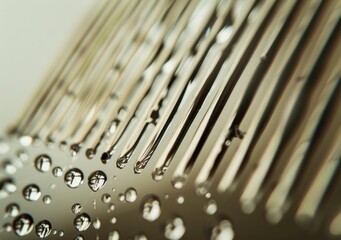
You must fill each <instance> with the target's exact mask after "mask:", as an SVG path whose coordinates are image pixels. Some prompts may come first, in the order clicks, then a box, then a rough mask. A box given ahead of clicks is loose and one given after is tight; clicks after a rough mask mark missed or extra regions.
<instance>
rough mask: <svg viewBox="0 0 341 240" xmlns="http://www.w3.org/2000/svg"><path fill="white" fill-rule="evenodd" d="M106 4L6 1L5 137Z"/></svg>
mask: <svg viewBox="0 0 341 240" xmlns="http://www.w3.org/2000/svg"><path fill="white" fill-rule="evenodd" d="M101 2H103V1H93V0H31V1H19V0H0V113H1V114H0V135H3V133H4V131H5V129H6V128H7V127H9V125H11V124H12V122H14V121H15V120H16V119H17V117H19V115H20V113H21V111H22V110H23V109H24V108H25V107H26V106H27V104H28V103H29V102H30V99H31V98H32V97H34V93H35V91H36V89H37V87H39V85H40V84H41V82H42V81H46V79H47V76H48V73H49V72H50V70H51V67H52V66H54V65H55V63H57V62H58V60H59V59H60V57H62V55H61V54H63V53H65V49H67V48H70V45H72V42H74V41H75V40H77V39H78V38H79V34H80V31H79V30H80V29H83V28H84V27H86V25H87V23H88V21H90V20H91V17H92V16H93V14H95V9H96V8H97V7H99V5H100V4H101ZM70 42H71V44H70Z"/></svg>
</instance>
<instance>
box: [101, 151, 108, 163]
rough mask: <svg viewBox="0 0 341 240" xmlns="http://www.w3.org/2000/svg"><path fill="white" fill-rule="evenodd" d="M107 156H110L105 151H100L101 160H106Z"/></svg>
mask: <svg viewBox="0 0 341 240" xmlns="http://www.w3.org/2000/svg"><path fill="white" fill-rule="evenodd" d="M109 158H110V155H109V153H107V152H104V153H102V156H101V160H102V161H106V160H108V159H109Z"/></svg>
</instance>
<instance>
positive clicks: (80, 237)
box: [73, 235, 84, 240]
mask: <svg viewBox="0 0 341 240" xmlns="http://www.w3.org/2000/svg"><path fill="white" fill-rule="evenodd" d="M73 240H84V237H83V236H82V235H77V236H76V237H74V239H73Z"/></svg>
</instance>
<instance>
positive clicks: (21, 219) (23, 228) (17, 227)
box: [13, 213, 34, 236]
mask: <svg viewBox="0 0 341 240" xmlns="http://www.w3.org/2000/svg"><path fill="white" fill-rule="evenodd" d="M33 224H34V221H33V218H32V217H31V215H29V214H26V213H24V214H21V215H19V216H18V217H16V218H15V219H14V221H13V230H14V232H15V234H16V235H18V236H26V235H28V234H29V233H30V232H31V231H32V229H33Z"/></svg>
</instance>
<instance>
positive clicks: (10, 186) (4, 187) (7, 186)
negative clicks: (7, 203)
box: [0, 178, 17, 199]
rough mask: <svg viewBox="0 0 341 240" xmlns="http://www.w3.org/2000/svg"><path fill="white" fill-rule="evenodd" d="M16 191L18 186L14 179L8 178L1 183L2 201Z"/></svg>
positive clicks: (0, 197) (0, 194) (0, 196)
mask: <svg viewBox="0 0 341 240" xmlns="http://www.w3.org/2000/svg"><path fill="white" fill-rule="evenodd" d="M16 190H17V186H16V185H15V184H14V183H13V180H12V179H10V178H6V179H3V180H1V181H0V199H2V198H5V197H7V196H8V195H9V194H11V193H14V192H15V191H16Z"/></svg>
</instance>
